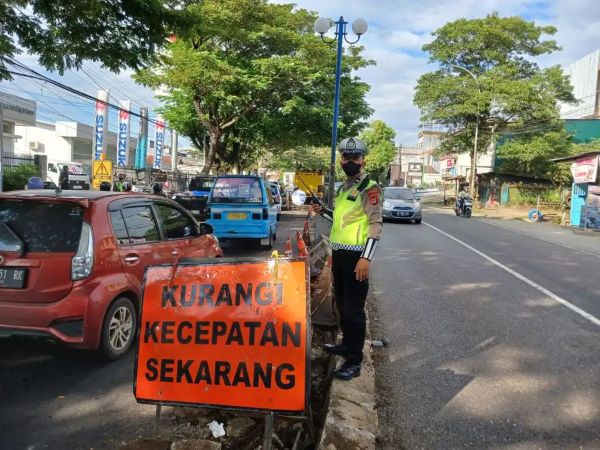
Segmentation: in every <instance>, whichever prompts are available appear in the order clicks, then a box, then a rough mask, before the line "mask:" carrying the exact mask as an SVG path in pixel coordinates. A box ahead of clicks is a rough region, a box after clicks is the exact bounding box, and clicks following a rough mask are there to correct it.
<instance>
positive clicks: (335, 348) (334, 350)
mask: <svg viewBox="0 0 600 450" xmlns="http://www.w3.org/2000/svg"><path fill="white" fill-rule="evenodd" d="M323 348H324V349H325V351H326V352H327V353H331V354H332V355H338V356H344V357H346V356H348V350H347V349H346V346H345V345H335V344H325V345H324V346H323Z"/></svg>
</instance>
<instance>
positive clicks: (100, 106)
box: [93, 90, 108, 161]
mask: <svg viewBox="0 0 600 450" xmlns="http://www.w3.org/2000/svg"><path fill="white" fill-rule="evenodd" d="M107 103H108V91H102V90H101V91H98V100H97V101H96V120H95V123H94V158H93V160H94V161H101V160H104V159H106V135H107V132H108V104H107Z"/></svg>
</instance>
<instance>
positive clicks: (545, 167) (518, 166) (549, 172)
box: [496, 131, 574, 184]
mask: <svg viewBox="0 0 600 450" xmlns="http://www.w3.org/2000/svg"><path fill="white" fill-rule="evenodd" d="M573 148H574V147H573V145H572V144H571V143H570V142H569V139H568V135H567V134H566V132H565V131H547V132H544V133H539V134H534V135H533V136H531V135H514V136H512V137H511V138H510V139H508V140H507V141H506V143H504V144H502V145H500V146H499V147H498V149H497V150H496V155H497V156H498V157H499V158H500V159H501V161H502V165H501V167H500V168H501V170H502V171H503V172H506V173H512V174H517V175H523V174H534V175H536V176H539V177H542V178H547V179H550V180H552V181H554V182H555V183H557V184H564V183H566V182H568V179H569V177H570V173H568V172H567V173H566V174H565V171H564V167H563V166H561V165H558V164H556V163H553V162H551V161H549V159H550V158H559V157H561V156H567V155H570V154H573Z"/></svg>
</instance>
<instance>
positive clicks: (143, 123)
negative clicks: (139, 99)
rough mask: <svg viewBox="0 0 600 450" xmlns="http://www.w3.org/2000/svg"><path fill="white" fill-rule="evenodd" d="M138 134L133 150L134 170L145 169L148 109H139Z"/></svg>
mask: <svg viewBox="0 0 600 450" xmlns="http://www.w3.org/2000/svg"><path fill="white" fill-rule="evenodd" d="M140 116H141V117H140V134H139V135H138V141H137V147H136V149H135V168H136V169H137V170H142V169H145V168H146V153H147V152H148V108H140Z"/></svg>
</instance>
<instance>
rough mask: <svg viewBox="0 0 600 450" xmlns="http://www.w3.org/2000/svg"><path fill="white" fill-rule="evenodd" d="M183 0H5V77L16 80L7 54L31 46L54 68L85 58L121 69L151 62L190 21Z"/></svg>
mask: <svg viewBox="0 0 600 450" xmlns="http://www.w3.org/2000/svg"><path fill="white" fill-rule="evenodd" d="M180 3H181V1H178V0H74V1H47V0H3V1H2V2H0V80H1V79H10V78H11V76H10V74H9V73H8V69H7V67H6V66H5V64H4V62H3V61H2V59H1V58H2V57H9V58H13V57H14V56H15V55H17V54H19V53H20V52H21V50H20V48H23V49H25V50H26V51H28V52H29V53H31V54H34V55H37V56H38V57H39V63H40V64H41V65H42V66H44V67H45V68H46V69H49V70H56V71H58V72H59V73H61V74H62V73H64V71H65V70H68V69H72V68H76V69H79V68H80V67H81V65H82V62H83V61H84V60H86V59H87V60H92V61H100V62H101V63H102V64H103V65H104V67H106V68H108V69H110V70H113V71H119V70H121V69H124V68H127V67H131V68H140V67H142V65H144V64H145V63H146V62H148V61H150V60H151V59H152V58H153V56H154V54H155V50H156V48H159V47H162V46H163V44H164V42H165V38H166V37H167V36H168V35H169V34H170V33H171V32H175V31H177V29H178V28H179V27H180V26H182V25H183V24H184V23H185V16H184V15H183V14H180V13H179V11H177V8H176V6H177V5H178V4H180Z"/></svg>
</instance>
